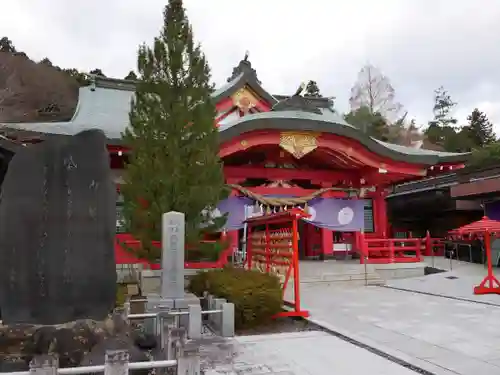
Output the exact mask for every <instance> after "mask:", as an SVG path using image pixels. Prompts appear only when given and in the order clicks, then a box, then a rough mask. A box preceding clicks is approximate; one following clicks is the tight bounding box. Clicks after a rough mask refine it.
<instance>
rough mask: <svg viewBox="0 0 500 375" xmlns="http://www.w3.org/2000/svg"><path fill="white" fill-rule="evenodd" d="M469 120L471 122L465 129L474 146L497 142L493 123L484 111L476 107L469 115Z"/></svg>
mask: <svg viewBox="0 0 500 375" xmlns="http://www.w3.org/2000/svg"><path fill="white" fill-rule="evenodd" d="M467 121H468V122H469V123H468V124H467V125H466V126H465V127H464V130H465V131H466V132H467V136H468V137H469V138H470V140H471V142H472V145H473V147H475V148H481V147H484V146H486V145H488V144H491V143H493V142H495V140H496V137H495V133H494V131H493V124H492V123H491V122H490V121H489V120H488V117H487V116H486V114H485V113H484V112H481V111H480V110H479V109H477V108H475V109H474V110H473V111H472V113H471V114H470V115H469V116H468V117H467Z"/></svg>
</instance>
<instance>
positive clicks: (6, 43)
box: [0, 36, 17, 53]
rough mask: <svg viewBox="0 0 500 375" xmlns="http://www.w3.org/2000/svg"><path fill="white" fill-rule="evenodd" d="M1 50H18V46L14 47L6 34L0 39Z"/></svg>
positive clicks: (14, 51) (10, 51) (11, 51)
mask: <svg viewBox="0 0 500 375" xmlns="http://www.w3.org/2000/svg"><path fill="white" fill-rule="evenodd" d="M0 52H9V53H16V52H17V51H16V47H14V44H13V43H12V41H11V40H10V39H9V38H7V37H6V36H4V37H2V38H1V39H0Z"/></svg>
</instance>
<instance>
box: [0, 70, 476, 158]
mask: <svg viewBox="0 0 500 375" xmlns="http://www.w3.org/2000/svg"><path fill="white" fill-rule="evenodd" d="M252 77H253V78H252ZM249 83H250V84H253V85H254V86H253V87H252V88H254V89H255V90H257V89H259V88H260V89H262V88H261V87H260V83H259V82H258V81H257V79H256V77H255V76H254V75H252V74H251V71H250V73H249V72H240V73H239V74H235V75H234V78H233V79H232V80H230V81H229V82H228V83H227V84H226V85H224V86H223V87H221V88H220V89H219V90H217V91H215V92H214V93H213V94H212V96H213V98H214V100H217V98H218V99H220V98H221V97H222V96H228V95H231V93H232V92H233V91H234V92H235V91H236V90H238V89H239V88H240V87H244V85H246V84H249ZM113 85H114V86H113ZM133 87H134V84H133V82H132V83H131V82H125V81H123V80H120V81H116V82H115V81H113V80H110V79H105V80H103V84H102V85H99V84H97V85H96V87H90V86H89V87H82V88H80V95H79V101H78V106H77V109H76V111H75V114H74V116H73V118H72V119H71V121H68V122H49V123H4V124H0V125H3V126H4V127H7V128H11V129H19V130H24V131H32V132H37V133H43V134H48V135H50V134H55V135H73V134H77V133H79V132H81V131H83V130H88V129H101V130H102V131H104V133H105V134H106V136H107V137H108V138H109V139H110V140H112V141H113V142H114V143H120V139H121V134H122V133H123V131H124V130H125V128H126V127H127V126H128V124H129V118H128V115H129V110H130V103H131V100H132V97H133V95H134V91H133ZM267 95H268V98H269V100H271V103H274V104H275V107H274V108H273V110H272V111H271V112H263V113H255V114H248V115H246V116H243V117H241V118H240V117H228V118H226V119H225V120H224V121H223V122H221V124H220V128H219V130H220V134H221V141H222V142H224V141H227V140H229V139H231V138H232V137H235V136H238V135H240V134H243V133H245V132H249V131H253V130H263V129H274V130H306V131H307V130H309V131H317V132H324V133H332V134H338V135H341V136H345V137H348V138H352V139H355V140H357V141H359V142H360V143H361V144H363V145H364V146H365V147H367V148H368V149H370V150H371V151H373V152H375V153H378V154H380V155H383V156H386V157H389V158H391V159H393V160H400V161H407V162H411V163H421V164H426V165H434V164H437V163H439V162H446V161H450V162H454V161H458V162H461V161H465V160H466V159H467V158H468V155H469V154H455V153H446V152H438V151H431V150H423V149H416V148H411V147H405V146H399V145H395V144H390V143H386V142H382V141H379V140H376V139H374V138H371V137H369V136H367V135H366V134H364V133H363V132H361V131H360V130H359V129H357V128H355V127H354V126H352V125H350V124H348V123H347V122H345V120H344V119H343V117H342V116H340V115H339V114H338V113H336V112H335V111H333V110H332V109H331V108H329V107H328V106H324V107H318V106H317V105H316V104H315V102H314V100H307V99H304V98H302V97H300V96H292V97H287V98H286V99H282V100H281V101H280V102H277V101H276V98H274V97H273V96H272V95H270V94H267ZM273 101H274V102H273Z"/></svg>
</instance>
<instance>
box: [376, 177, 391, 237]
mask: <svg viewBox="0 0 500 375" xmlns="http://www.w3.org/2000/svg"><path fill="white" fill-rule="evenodd" d="M373 219H374V220H375V223H374V224H375V232H376V233H377V235H378V236H381V237H383V238H387V236H388V234H389V232H388V225H389V222H388V219H387V203H386V201H385V193H384V188H383V187H381V186H380V187H377V190H376V192H375V194H374V196H373Z"/></svg>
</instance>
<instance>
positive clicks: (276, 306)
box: [189, 267, 283, 329]
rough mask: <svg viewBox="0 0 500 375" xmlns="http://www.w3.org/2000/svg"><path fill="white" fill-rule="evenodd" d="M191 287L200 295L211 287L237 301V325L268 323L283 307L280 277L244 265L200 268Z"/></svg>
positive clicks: (220, 295) (210, 291) (213, 290)
mask: <svg viewBox="0 0 500 375" xmlns="http://www.w3.org/2000/svg"><path fill="white" fill-rule="evenodd" d="M189 290H190V291H191V292H192V293H194V294H196V295H198V296H201V295H202V294H203V292H205V291H207V292H208V293H210V294H212V295H214V296H216V297H219V298H225V299H226V300H227V301H229V302H232V303H234V310H235V327H236V329H247V328H253V327H256V326H259V325H265V324H268V323H270V322H271V319H272V316H273V315H275V314H277V313H279V312H280V311H281V310H282V307H283V296H282V291H281V284H280V281H279V279H278V277H276V276H275V275H272V274H266V273H262V272H258V271H249V270H245V269H242V268H234V267H227V268H223V269H216V270H209V271H205V272H199V273H197V274H196V275H193V276H192V277H190V282H189Z"/></svg>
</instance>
